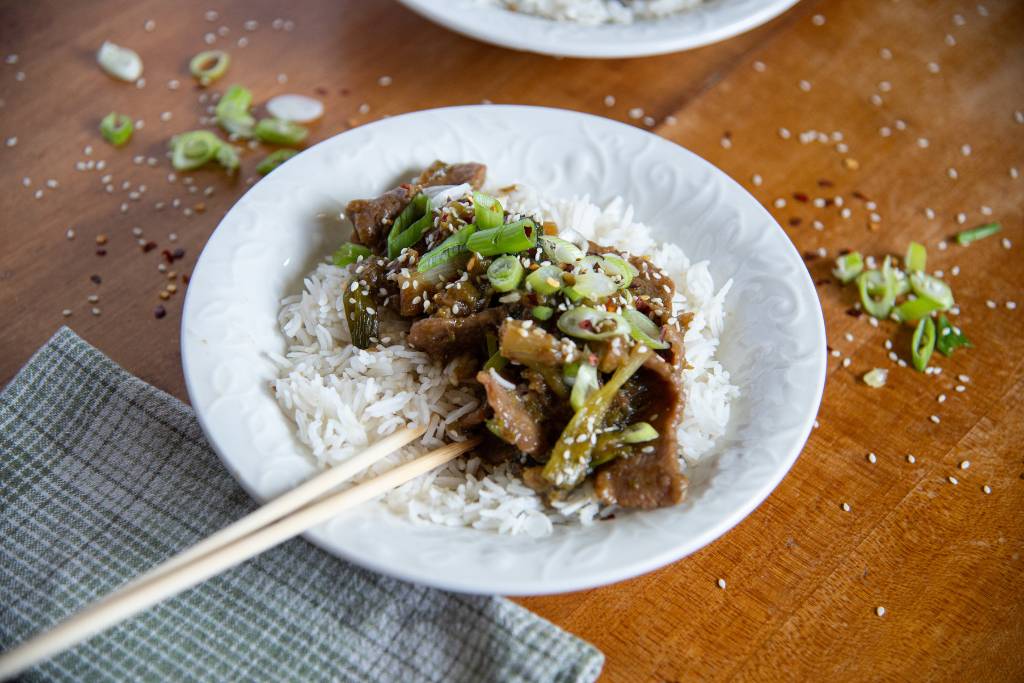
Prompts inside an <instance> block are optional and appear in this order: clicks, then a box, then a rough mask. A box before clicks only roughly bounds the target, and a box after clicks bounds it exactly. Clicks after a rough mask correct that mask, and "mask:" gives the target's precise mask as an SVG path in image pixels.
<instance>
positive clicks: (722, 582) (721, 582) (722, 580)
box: [718, 579, 725, 590]
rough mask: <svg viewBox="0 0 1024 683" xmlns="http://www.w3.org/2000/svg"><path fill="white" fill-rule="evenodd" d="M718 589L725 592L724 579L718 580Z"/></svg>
mask: <svg viewBox="0 0 1024 683" xmlns="http://www.w3.org/2000/svg"><path fill="white" fill-rule="evenodd" d="M718 587H719V588H721V589H722V590H725V579H719V580H718Z"/></svg>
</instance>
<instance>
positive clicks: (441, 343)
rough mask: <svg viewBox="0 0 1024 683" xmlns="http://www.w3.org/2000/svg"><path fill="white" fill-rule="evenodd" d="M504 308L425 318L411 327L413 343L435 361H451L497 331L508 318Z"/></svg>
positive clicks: (413, 345)
mask: <svg viewBox="0 0 1024 683" xmlns="http://www.w3.org/2000/svg"><path fill="white" fill-rule="evenodd" d="M506 315H507V311H506V309H505V307H504V306H497V307H495V308H488V309H486V310H483V311H480V312H479V313H474V314H473V315H468V316H466V317H464V318H435V317H430V318H422V319H421V320H417V321H416V322H414V323H413V324H412V327H410V328H409V337H408V340H409V344H410V345H411V346H412V347H413V348H416V349H419V350H420V351H425V352H426V353H427V355H429V356H430V357H431V358H439V359H442V360H443V359H447V358H449V357H450V356H452V355H454V354H456V353H459V352H461V351H470V352H473V351H476V350H478V349H480V348H481V347H482V346H483V344H484V342H485V341H486V333H487V332H496V331H497V329H498V326H499V325H500V324H501V322H502V321H503V320H504V319H505V316H506Z"/></svg>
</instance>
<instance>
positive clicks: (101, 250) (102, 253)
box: [96, 247, 107, 256]
mask: <svg viewBox="0 0 1024 683" xmlns="http://www.w3.org/2000/svg"><path fill="white" fill-rule="evenodd" d="M96 255H97V256H106V255H107V250H106V249H104V248H103V247H100V248H99V249H97V250H96Z"/></svg>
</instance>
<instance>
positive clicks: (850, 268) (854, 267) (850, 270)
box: [832, 251, 864, 284]
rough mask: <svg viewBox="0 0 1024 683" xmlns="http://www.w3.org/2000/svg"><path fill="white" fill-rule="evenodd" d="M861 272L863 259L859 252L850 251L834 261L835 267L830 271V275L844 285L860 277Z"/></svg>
mask: <svg viewBox="0 0 1024 683" xmlns="http://www.w3.org/2000/svg"><path fill="white" fill-rule="evenodd" d="M863 270H864V259H863V257H862V256H861V255H860V252H859V251H851V252H850V253H849V254H844V255H842V256H840V257H839V258H837V259H836V267H835V268H834V269H833V270H832V274H833V275H835V276H836V278H838V279H839V281H840V282H842V283H843V284H846V283H848V282H850V281H852V280H853V279H854V278H856V277H857V276H858V275H860V274H861V272H862V271H863Z"/></svg>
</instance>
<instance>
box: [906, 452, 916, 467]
mask: <svg viewBox="0 0 1024 683" xmlns="http://www.w3.org/2000/svg"><path fill="white" fill-rule="evenodd" d="M907 462H909V463H910V464H911V465H913V464H914V463H915V462H917V458H915V457H914V456H913V454H911V453H907Z"/></svg>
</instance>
